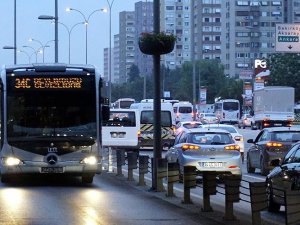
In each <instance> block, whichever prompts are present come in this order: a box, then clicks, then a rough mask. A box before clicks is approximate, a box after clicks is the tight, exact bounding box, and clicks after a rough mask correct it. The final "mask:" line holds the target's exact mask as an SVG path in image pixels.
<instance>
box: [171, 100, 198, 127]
mask: <svg viewBox="0 0 300 225" xmlns="http://www.w3.org/2000/svg"><path fill="white" fill-rule="evenodd" d="M173 109H174V113H175V118H176V119H175V120H176V123H178V122H185V121H193V120H194V116H193V105H192V103H190V102H178V103H175V104H174V105H173Z"/></svg>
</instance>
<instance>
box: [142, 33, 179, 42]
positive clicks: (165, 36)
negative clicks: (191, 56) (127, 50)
mask: <svg viewBox="0 0 300 225" xmlns="http://www.w3.org/2000/svg"><path fill="white" fill-rule="evenodd" d="M139 40H140V42H144V41H176V36H175V35H173V34H171V33H165V32H160V33H157V34H156V33H152V32H143V33H141V36H140V38H139Z"/></svg>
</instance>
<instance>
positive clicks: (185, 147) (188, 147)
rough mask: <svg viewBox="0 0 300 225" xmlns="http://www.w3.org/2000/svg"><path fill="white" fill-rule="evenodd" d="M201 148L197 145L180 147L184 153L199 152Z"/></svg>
mask: <svg viewBox="0 0 300 225" xmlns="http://www.w3.org/2000/svg"><path fill="white" fill-rule="evenodd" d="M200 148H201V147H200V146H198V145H182V146H181V149H182V150H183V151H186V150H199V149H200Z"/></svg>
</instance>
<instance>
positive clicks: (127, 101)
mask: <svg viewBox="0 0 300 225" xmlns="http://www.w3.org/2000/svg"><path fill="white" fill-rule="evenodd" d="M132 103H135V99H134V98H119V99H118V100H117V101H115V102H114V103H113V108H114V109H129V108H130V105H131V104H132Z"/></svg>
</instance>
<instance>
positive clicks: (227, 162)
mask: <svg viewBox="0 0 300 225" xmlns="http://www.w3.org/2000/svg"><path fill="white" fill-rule="evenodd" d="M239 149H240V147H239V145H237V144H236V143H235V141H234V140H233V137H232V135H231V134H230V133H229V132H228V131H226V130H222V129H208V128H195V129H190V130H184V131H182V132H181V133H180V134H178V135H177V136H176V138H175V143H174V146H173V147H171V148H170V149H169V150H168V152H167V153H166V156H165V157H166V159H167V160H168V162H177V163H178V164H179V168H180V170H179V171H180V175H181V176H182V174H183V168H184V166H195V167H196V169H197V171H198V172H199V173H200V172H203V171H217V172H221V173H229V174H234V175H241V173H242V170H241V154H240V151H239Z"/></svg>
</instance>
